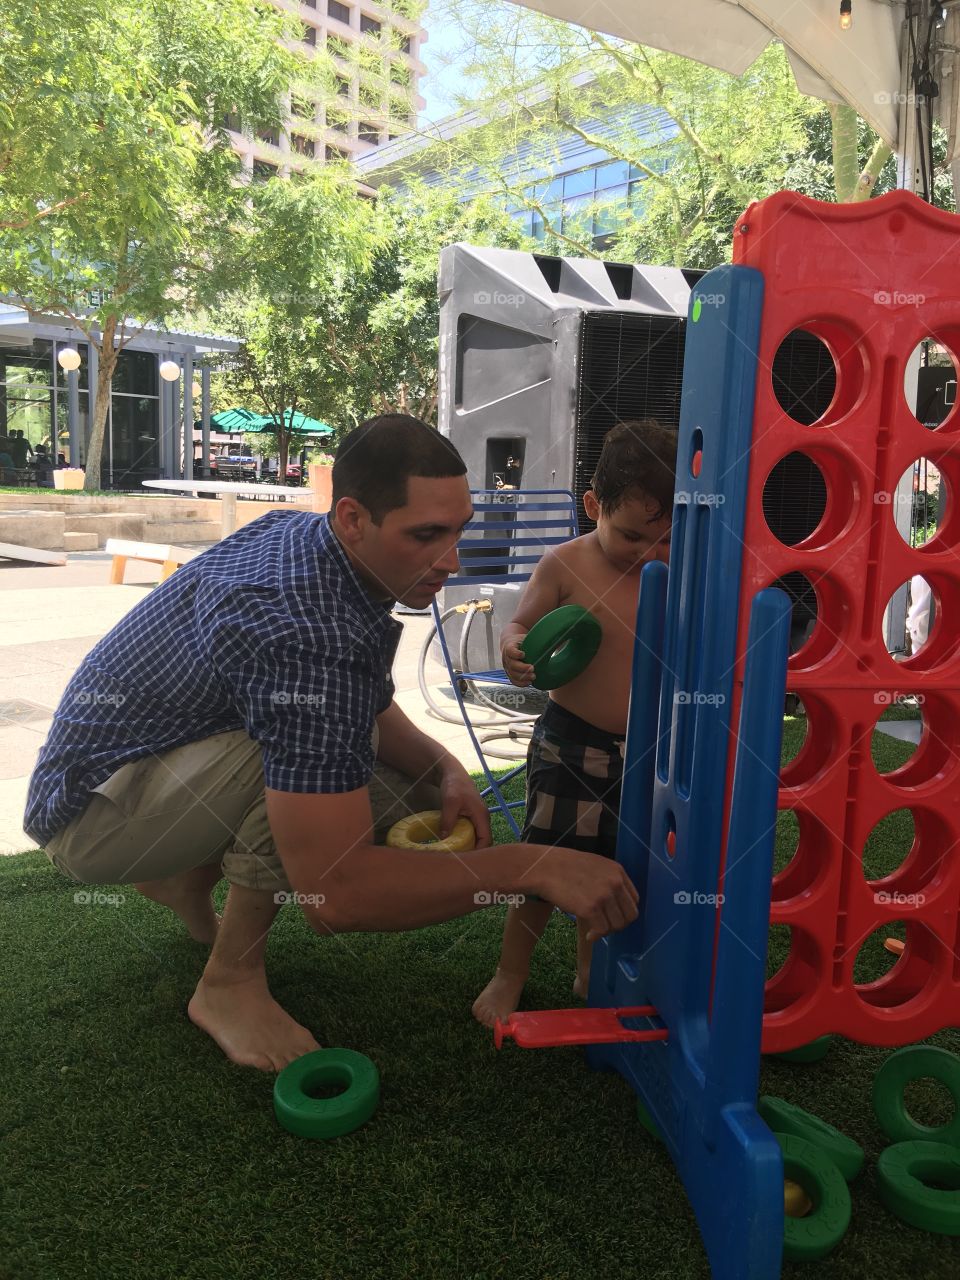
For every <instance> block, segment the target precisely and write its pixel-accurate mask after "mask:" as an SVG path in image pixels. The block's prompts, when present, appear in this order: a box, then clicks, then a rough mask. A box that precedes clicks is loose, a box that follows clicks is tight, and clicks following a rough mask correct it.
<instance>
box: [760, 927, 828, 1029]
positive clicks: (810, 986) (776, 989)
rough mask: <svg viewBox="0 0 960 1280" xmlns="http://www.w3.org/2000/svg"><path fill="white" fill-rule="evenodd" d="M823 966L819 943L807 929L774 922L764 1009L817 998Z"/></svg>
mask: <svg viewBox="0 0 960 1280" xmlns="http://www.w3.org/2000/svg"><path fill="white" fill-rule="evenodd" d="M822 967H823V966H822V964H821V962H820V955H819V951H818V949H817V945H816V943H815V942H814V940H813V938H812V936H811V935H810V934H809V933H807V931H806V930H805V929H800V928H798V927H796V926H792V925H786V924H779V923H776V922H775V923H773V924H771V925H770V934H769V938H768V941H767V985H766V989H765V992H764V1011H765V1012H766V1013H776V1012H779V1011H780V1010H783V1009H787V1008H790V1007H791V1006H793V1005H797V1004H799V1003H801V1002H803V1003H806V1002H809V1001H811V1000H813V999H814V998H815V997H816V993H817V988H818V984H819V980H820V972H821V969H822Z"/></svg>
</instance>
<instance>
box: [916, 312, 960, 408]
mask: <svg viewBox="0 0 960 1280" xmlns="http://www.w3.org/2000/svg"><path fill="white" fill-rule="evenodd" d="M957 351H960V331H958V330H956V329H949V328H947V329H944V330H943V332H941V333H938V334H930V335H929V336H928V337H926V338H924V339H923V340H922V341H921V342H919V343H918V344H917V346H916V347H915V348H914V350H913V352H912V353H911V355H910V358H909V359H908V360H907V362H906V364H905V365H904V370H903V395H904V399H905V400H906V402H907V408H908V409H909V410H910V412H911V413H912V414H914V415H915V417H916V419H917V421H918V422H920V423H922V424H923V426H925V427H928V428H929V429H930V430H931V431H938V430H940V429H941V428H946V429H947V430H953V428H955V427H956V426H957V424H958V421H960V419H958V418H957V411H956V410H957V370H958V362H957V357H956V354H955V353H956V352H957Z"/></svg>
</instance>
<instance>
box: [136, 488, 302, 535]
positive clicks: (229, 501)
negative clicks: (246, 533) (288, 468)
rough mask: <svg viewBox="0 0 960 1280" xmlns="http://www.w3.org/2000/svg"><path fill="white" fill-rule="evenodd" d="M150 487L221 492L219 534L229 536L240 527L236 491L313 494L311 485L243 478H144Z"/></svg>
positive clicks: (256, 494) (254, 495)
mask: <svg viewBox="0 0 960 1280" xmlns="http://www.w3.org/2000/svg"><path fill="white" fill-rule="evenodd" d="M141 483H142V484H143V486H144V487H145V488H147V489H175V490H176V491H177V492H178V493H219V494H221V495H222V497H223V510H222V512H221V523H220V536H221V538H226V537H227V536H228V535H229V534H231V533H233V531H234V529H236V527H237V494H238V493H245V494H246V495H247V496H248V497H250V498H258V497H259V496H260V494H271V495H273V494H282V495H283V497H285V498H294V497H297V498H299V497H304V498H309V497H312V496H313V490H312V489H291V488H288V487H287V486H286V485H282V484H247V483H246V482H245V481H242V480H143V481H142V482H141Z"/></svg>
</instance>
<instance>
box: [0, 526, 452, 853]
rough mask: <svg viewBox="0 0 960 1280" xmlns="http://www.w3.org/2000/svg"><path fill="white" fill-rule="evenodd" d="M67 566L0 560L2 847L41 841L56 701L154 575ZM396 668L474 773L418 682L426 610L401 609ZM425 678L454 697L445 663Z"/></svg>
mask: <svg viewBox="0 0 960 1280" xmlns="http://www.w3.org/2000/svg"><path fill="white" fill-rule="evenodd" d="M67 561H68V562H67V564H66V565H64V566H62V567H59V566H26V565H23V566H21V565H15V564H11V563H9V562H0V854H9V853H21V852H23V851H24V850H27V849H33V848H35V847H36V845H35V842H34V841H33V840H31V839H30V837H29V836H27V835H25V834H24V831H23V827H22V819H23V810H24V805H25V803H26V796H27V783H28V781H29V778H30V774H31V772H32V770H33V765H34V761H35V760H36V757H37V753H38V752H39V750H40V747H41V745H42V744H43V741H44V738H45V737H46V734H47V730H48V729H49V727H50V723H51V719H52V717H53V713H54V710H55V709H56V706H57V703H58V702H59V701H60V698H61V695H62V694H63V691H64V689H65V688H66V685H67V682H68V681H69V679H70V677H71V676H72V675H73V673H74V671H75V670H76V669H77V667H78V666H79V664H80V662H81V661H82V659H83V657H84V656H85V654H87V653H88V652H89V651H90V649H92V648H93V646H94V645H95V644H96V642H97V641H98V640H99V639H100V638H101V636H103V635H105V634H106V633H107V632H108V631H109V630H110V628H111V627H112V626H114V624H115V623H116V622H118V621H119V619H120V618H121V617H123V615H124V614H125V613H126V612H127V611H128V610H129V609H132V608H133V606H134V605H135V604H136V603H137V602H138V601H139V600H141V599H142V598H143V597H144V596H145V595H146V594H147V593H148V592H149V591H150V589H151V586H152V585H153V584H155V583H156V582H157V580H158V566H156V565H149V564H138V563H137V562H136V561H133V560H131V561H129V562H128V564H127V575H126V576H127V582H126V583H125V584H124V585H123V586H110V585H108V581H107V579H108V576H109V569H110V556H108V555H106V554H105V553H104V552H92V551H91V552H83V553H77V554H74V555H68V557H67ZM401 620H402V621H403V623H404V634H403V639H402V640H401V643H400V648H399V651H398V653H397V661H396V665H395V667H394V681H395V684H396V689H397V693H396V699H397V702H398V703H399V704H400V706H402V707H403V709H404V711H406V713H407V715H409V716H410V718H411V719H412V720H413V721H414V723H415V724H417V726H418V727H419V728H420V729H422V730H423V731H424V733H428V734H430V736H431V737H433V738H436V739H437V740H438V741H439V742H442V743H443V744H444V745H445V746H446V747H448V749H449V750H451V751H453V752H454V753H455V754H456V755H457V757H458V758H459V759H460V760H461V761H462V762H463V764H464V765H465V766H466V767H467V768H468V769H470V770H471V772H472V771H474V770H476V768H477V760H476V756H475V754H474V752H473V748H472V746H471V744H470V739H469V738H468V737H467V734H466V732H465V730H464V729H463V728H462V727H458V726H457V725H454V724H446V723H444V722H443V721H440V720H438V719H436V718H435V717H434V716H432V715H431V714H429V712H428V711H427V708H426V706H425V704H424V701H423V697H422V695H421V693H420V689H419V686H418V683H417V666H418V661H419V655H420V649H421V647H422V645H423V641H424V640H425V638H426V633H427V630H428V629H429V627H430V619H429V618H428V617H421V616H413V615H408V616H404V617H403V618H402V619H401ZM428 670H429V676H428V679H429V682H430V687H431V690H432V691H433V696H434V697H435V698H436V700H437V702H438V703H439V704H440V705H441V706H442V705H444V704H445V703H448V702H449V703H451V705H454V706H455V704H453V702H452V696H451V691H450V686H449V683H447V682H446V681H445V679H444V677H445V673H444V670H443V667H442V666H441V665H440V664H439V663H436V662H433V661H431V662H430V665H429V668H428Z"/></svg>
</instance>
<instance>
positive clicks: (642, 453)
mask: <svg viewBox="0 0 960 1280" xmlns="http://www.w3.org/2000/svg"><path fill="white" fill-rule="evenodd" d="M676 456H677V436H676V432H674V431H671V430H668V429H667V428H666V427H662V426H660V424H659V423H657V422H655V421H653V420H652V419H645V420H643V421H642V422H623V423H620V424H619V425H618V426H616V427H614V428H613V429H612V430H611V431H610V432H608V434H607V436H606V438H605V440H604V443H603V449H602V451H601V453H600V460H599V462H598V463H597V470H596V473H595V475H594V476H593V479H592V480H591V482H590V483H591V488H589V489H588V490H587V491H586V493H585V494H584V497H583V505H584V509H585V510H586V513H587V515H588V516H589V517H590V519H591V520H594V521H596V525H597V527H596V529H594V530H593V531H592V532H591V533H586V534H584V535H583V536H582V537H579V538H574V539H572V540H571V541H570V542H566V543H563V544H562V545H561V546H559V547H555V548H553V549H551V550H550V551H548V552H547V553H546V554H545V555H544V557H543V559H542V560H541V561H540V562H539V564H538V565H537V567H536V569H535V570H534V572H533V574H532V575H531V578H530V581H529V582H528V583H527V586H526V589H525V591H524V593H523V595H522V597H521V600H520V605H519V608H518V609H517V612H516V615H515V616H514V619H513V621H512V622H510V623H509V624H508V625H507V626H505V627H504V629H503V631H502V633H501V636H500V654H501V659H502V662H503V667H504V670H505V671H506V673H507V675H508V676H509V677H510V680H511V682H512V683H513V684H515V685H519V686H520V687H523V686H525V685H529V684H530V683H531V681H532V680H533V667H532V666H530V665H529V664H527V663H526V662H524V659H523V649H522V645H523V638H524V636H525V635H526V634H527V632H528V631H529V630H530V628H531V627H532V626H533V625H534V623H535V622H538V621H539V620H540V618H542V617H543V616H544V615H545V614H547V613H550V612H551V611H552V610H553V609H557V608H559V607H560V605H564V604H578V605H582V606H583V607H584V608H586V609H589V610H590V612H591V613H592V614H593V615H594V617H595V618H596V619H597V621H598V622H599V623H600V626H601V628H602V630H603V640H602V642H601V644H600V648H599V650H598V652H597V654H596V656H595V657H594V659H593V660H592V662H591V663H590V665H589V666H588V667H587V668H586V670H585V671H583V672H582V673H581V674H580V675H579V676H577V677H576V678H575V679H574V680H571V681H570V682H569V683H568V684H565V685H563V686H561V687H560V688H559V689H553V690H551V692H550V701H549V703H548V705H547V709H546V711H544V713H543V715H542V716H541V717H540V719H539V720H538V721H537V723H536V725H535V726H534V730H533V737H532V739H531V742H530V747H529V749H528V752H527V808H526V819H525V821H524V827H523V833H522V839H523V840H525V841H527V842H531V843H534V842H535V843H539V844H548V845H561V846H564V847H565V848H569V849H579V850H581V851H583V852H585V853H599V854H603V855H604V856H606V857H608V858H613V857H616V840H617V826H618V822H619V810H620V786H621V781H622V777H623V744H624V739H625V735H626V730H627V707H628V703H629V699H630V675H631V668H632V662H633V643H634V630H635V626H636V614H637V594H638V591H639V585H640V572H641V570H642V569H643V566H644V565H645V564H647V563H648V562H649V561H651V560H662V561H664V562H666V561H667V559H668V557H669V554H670V526H671V520H672V507H673V489H674V475H675V470H676ZM552 910H553V907H552V905H551V904H550V903H549V902H543V901H542V900H540V899H536V898H528V899H527V900H526V901H525V902H524V903H522V904H521V905H520V906H517V907H510V908H509V909H508V911H507V921H506V926H505V928H504V934H503V946H502V948H501V952H500V963H499V965H498V966H497V970H496V972H495V973H494V975H493V977H492V978H491V979H490V981H489V983H488V984H487V985H486V987H484V989H483V991H481V993H480V995H479V996H478V997H477V999H476V1000H475V1001H474V1005H473V1014H474V1017H476V1018H477V1019H478V1020H479V1021H480V1022H482V1023H483V1024H484V1025H485V1026H489V1027H492V1026H493V1024H494V1021H495V1019H496V1018H501V1019H505V1018H507V1017H509V1016H510V1014H511V1013H513V1011H514V1010H515V1009H516V1007H517V1004H518V1003H519V1000H520V994H521V992H522V991H523V988H524V984H525V983H526V980H527V976H528V974H529V970H530V958H531V956H532V954H533V949H534V947H535V946H536V944H537V941H538V940H539V938H540V936H541V935H542V933H543V931H544V929H545V928H546V925H547V921H548V920H549V918H550V913H551V911H552ZM592 948H593V939H592V937H591V936H590V935H588V934H587V932H586V930H585V929H584V928H583V927H581V924H580V922H579V921H578V922H577V974H576V980H575V981H574V984H573V990H574V994H575V995H577V996H580V997H582V998H586V995H587V985H588V982H589V977H590V955H591V951H592Z"/></svg>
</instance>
